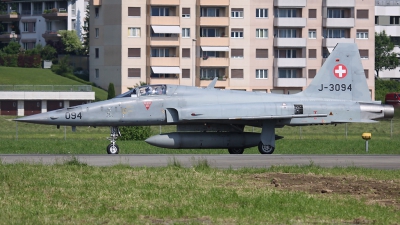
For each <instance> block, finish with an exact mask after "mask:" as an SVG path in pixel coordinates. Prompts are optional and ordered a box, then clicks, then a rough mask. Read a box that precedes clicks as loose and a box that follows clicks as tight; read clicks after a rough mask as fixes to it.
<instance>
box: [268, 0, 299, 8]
mask: <svg viewBox="0 0 400 225" xmlns="http://www.w3.org/2000/svg"><path fill="white" fill-rule="evenodd" d="M306 5H307V0H274V7H290V8H302V7H306Z"/></svg>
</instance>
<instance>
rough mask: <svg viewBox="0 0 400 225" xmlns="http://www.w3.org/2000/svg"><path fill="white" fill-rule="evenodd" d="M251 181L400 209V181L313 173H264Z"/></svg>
mask: <svg viewBox="0 0 400 225" xmlns="http://www.w3.org/2000/svg"><path fill="white" fill-rule="evenodd" d="M251 179H252V180H254V179H255V180H258V181H261V182H263V183H264V184H265V182H266V183H267V185H270V186H272V187H274V188H276V189H279V190H289V191H303V192H307V193H310V194H321V195H329V194H339V195H351V196H354V197H356V198H358V199H361V198H362V199H366V200H367V203H378V204H381V205H385V206H394V207H396V208H398V209H400V182H399V181H397V180H396V181H393V180H389V181H383V180H373V179H363V178H359V177H347V176H343V177H336V176H322V175H313V174H292V173H265V174H256V175H253V176H252V177H251Z"/></svg>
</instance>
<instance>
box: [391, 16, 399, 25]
mask: <svg viewBox="0 0 400 225" xmlns="http://www.w3.org/2000/svg"><path fill="white" fill-rule="evenodd" d="M399 21H400V16H391V17H390V24H399Z"/></svg>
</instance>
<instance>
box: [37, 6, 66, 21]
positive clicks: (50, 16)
mask: <svg viewBox="0 0 400 225" xmlns="http://www.w3.org/2000/svg"><path fill="white" fill-rule="evenodd" d="M42 16H43V18H45V19H46V20H66V19H68V12H67V10H66V9H63V8H60V9H57V12H54V11H53V9H52V10H45V11H44V12H43V14H42Z"/></svg>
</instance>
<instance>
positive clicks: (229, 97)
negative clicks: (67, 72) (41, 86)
mask: <svg viewBox="0 0 400 225" xmlns="http://www.w3.org/2000/svg"><path fill="white" fill-rule="evenodd" d="M216 81H217V80H216V79H214V80H213V82H212V83H211V84H210V85H209V86H208V87H206V88H201V87H191V86H178V85H146V86H141V87H138V88H135V89H133V90H130V91H128V92H126V93H124V94H122V95H119V96H117V97H115V98H113V99H110V100H107V101H101V102H95V103H90V104H86V105H81V106H74V107H68V108H64V109H60V110H55V111H51V112H47V113H42V114H37V115H32V116H27V117H23V118H19V119H16V121H21V122H29V123H38V124H49V125H57V126H58V127H59V126H60V125H67V126H72V128H73V130H74V129H75V127H76V126H93V127H96V126H109V127H110V128H111V135H110V137H109V140H110V141H111V144H109V145H108V146H107V152H108V153H109V154H118V153H119V147H118V146H117V145H116V143H115V141H116V139H117V137H118V136H120V135H121V134H120V132H119V129H118V126H148V125H177V132H173V133H166V134H160V135H156V136H153V137H150V138H148V139H147V140H146V142H147V143H149V144H151V145H154V146H158V147H163V148H176V149H183V148H190V149H202V148H227V149H228V151H229V153H231V154H242V153H243V151H244V149H245V148H249V147H253V146H258V149H259V151H260V153H261V154H271V153H273V152H274V150H275V140H277V139H280V138H282V137H280V136H277V135H275V128H277V127H278V128H279V127H283V126H285V125H287V126H304V125H326V124H340V123H372V122H376V121H375V120H377V119H381V118H392V117H393V114H394V109H393V106H391V105H381V104H380V102H375V101H371V97H370V92H369V89H368V86H367V82H366V78H365V74H364V69H363V67H362V65H361V59H360V55H359V51H358V48H357V45H356V44H338V45H337V46H336V48H335V49H334V51H333V52H332V53H331V54H330V56H329V58H328V59H327V60H326V62H325V63H324V64H323V66H322V67H321V69H320V70H319V71H318V74H317V75H316V76H315V78H314V79H313V81H312V82H311V84H310V85H309V86H308V87H307V89H306V90H305V91H303V92H301V93H298V94H293V95H282V94H268V93H256V92H243V91H232V90H220V89H216V88H214V85H215V83H216ZM245 126H253V127H260V128H262V131H261V133H252V132H244V127H245Z"/></svg>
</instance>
